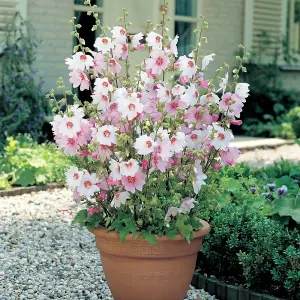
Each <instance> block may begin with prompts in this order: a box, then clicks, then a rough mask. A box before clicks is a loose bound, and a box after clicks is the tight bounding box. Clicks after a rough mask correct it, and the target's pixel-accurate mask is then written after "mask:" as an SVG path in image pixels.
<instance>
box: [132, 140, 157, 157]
mask: <svg viewBox="0 0 300 300" xmlns="http://www.w3.org/2000/svg"><path fill="white" fill-rule="evenodd" d="M156 145H157V144H156V143H155V142H154V140H153V139H152V138H151V137H150V136H147V135H142V136H140V137H138V138H137V139H136V141H135V143H134V148H135V149H136V150H137V153H138V154H140V155H147V154H150V153H152V152H153V151H154V148H155V147H156Z"/></svg>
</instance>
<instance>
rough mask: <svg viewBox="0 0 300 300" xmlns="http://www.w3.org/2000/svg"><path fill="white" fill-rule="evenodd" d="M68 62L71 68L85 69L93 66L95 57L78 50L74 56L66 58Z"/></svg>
mask: <svg viewBox="0 0 300 300" xmlns="http://www.w3.org/2000/svg"><path fill="white" fill-rule="evenodd" d="M66 64H67V65H68V66H69V70H74V69H79V70H81V71H84V70H85V69H87V70H88V69H89V68H90V67H92V66H93V58H92V57H91V56H90V55H87V54H85V53H83V52H76V53H75V54H74V55H73V56H72V58H67V59H66Z"/></svg>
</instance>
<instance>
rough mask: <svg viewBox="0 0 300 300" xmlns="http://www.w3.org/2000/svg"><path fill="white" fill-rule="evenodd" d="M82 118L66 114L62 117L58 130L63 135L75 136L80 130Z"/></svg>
mask: <svg viewBox="0 0 300 300" xmlns="http://www.w3.org/2000/svg"><path fill="white" fill-rule="evenodd" d="M80 122H81V120H80V118H76V117H75V116H74V117H68V116H64V117H63V118H62V119H60V124H59V126H58V132H59V134H61V135H64V136H67V137H69V138H72V137H75V136H76V134H77V132H79V131H80Z"/></svg>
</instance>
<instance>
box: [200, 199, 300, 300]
mask: <svg viewBox="0 0 300 300" xmlns="http://www.w3.org/2000/svg"><path fill="white" fill-rule="evenodd" d="M210 224H211V228H212V229H211V232H210V234H209V235H208V236H207V237H206V238H205V240H204V244H203V249H202V253H201V254H200V255H199V257H198V266H199V267H200V268H201V270H202V272H204V273H207V274H209V275H215V276H216V277H218V278H220V279H221V280H224V281H227V282H230V283H236V284H240V285H243V286H245V287H247V288H249V289H251V290H255V291H259V292H264V293H270V294H272V295H275V296H279V297H287V299H291V300H292V299H299V297H300V289H299V283H300V281H299V273H300V257H299V240H300V234H299V232H297V231H296V230H294V231H288V230H287V229H285V228H282V227H281V226H280V224H279V223H277V222H275V221H273V220H271V219H268V218H266V217H264V216H260V215H258V214H257V213H251V212H249V211H247V209H245V208H243V207H238V206H237V205H235V204H228V205H226V206H225V207H223V208H222V209H221V210H220V211H219V212H214V213H213V214H212V219H211V221H210Z"/></svg>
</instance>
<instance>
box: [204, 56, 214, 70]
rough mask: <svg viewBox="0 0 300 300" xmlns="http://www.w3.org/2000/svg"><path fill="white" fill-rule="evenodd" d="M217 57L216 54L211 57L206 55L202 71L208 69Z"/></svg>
mask: <svg viewBox="0 0 300 300" xmlns="http://www.w3.org/2000/svg"><path fill="white" fill-rule="evenodd" d="M215 55H216V54H215V53H212V54H209V55H206V56H204V57H203V59H202V70H205V69H206V68H207V66H208V65H209V63H210V62H211V61H213V60H214V56H215Z"/></svg>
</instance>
